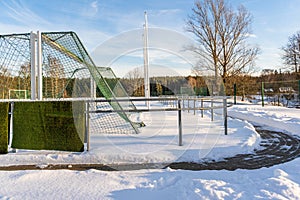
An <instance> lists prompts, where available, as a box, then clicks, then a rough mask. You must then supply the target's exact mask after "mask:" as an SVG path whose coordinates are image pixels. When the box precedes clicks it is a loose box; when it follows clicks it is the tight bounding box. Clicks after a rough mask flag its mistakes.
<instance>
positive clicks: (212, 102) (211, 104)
mask: <svg viewBox="0 0 300 200" xmlns="http://www.w3.org/2000/svg"><path fill="white" fill-rule="evenodd" d="M213 99H214V98H213V97H211V99H210V101H211V102H210V106H211V110H210V112H211V121H214V109H213V107H214V101H213Z"/></svg>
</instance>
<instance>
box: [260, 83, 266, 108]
mask: <svg viewBox="0 0 300 200" xmlns="http://www.w3.org/2000/svg"><path fill="white" fill-rule="evenodd" d="M264 91H265V88H264V82H261V106H262V107H264V106H265V100H264V98H265V97H264Z"/></svg>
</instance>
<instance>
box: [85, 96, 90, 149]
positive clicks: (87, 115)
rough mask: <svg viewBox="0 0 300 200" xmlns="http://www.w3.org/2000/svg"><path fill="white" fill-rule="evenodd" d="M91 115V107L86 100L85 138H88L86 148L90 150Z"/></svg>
mask: <svg viewBox="0 0 300 200" xmlns="http://www.w3.org/2000/svg"><path fill="white" fill-rule="evenodd" d="M89 116H90V108H89V102H88V101H87V102H85V139H86V150H87V151H89V150H90V130H89V128H90V122H89Z"/></svg>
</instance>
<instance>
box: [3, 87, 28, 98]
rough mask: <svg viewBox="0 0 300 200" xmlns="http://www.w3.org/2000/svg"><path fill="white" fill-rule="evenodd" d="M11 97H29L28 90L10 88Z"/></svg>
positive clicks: (9, 94)
mask: <svg viewBox="0 0 300 200" xmlns="http://www.w3.org/2000/svg"><path fill="white" fill-rule="evenodd" d="M8 96H9V99H27V97H28V90H18V89H9V91H8Z"/></svg>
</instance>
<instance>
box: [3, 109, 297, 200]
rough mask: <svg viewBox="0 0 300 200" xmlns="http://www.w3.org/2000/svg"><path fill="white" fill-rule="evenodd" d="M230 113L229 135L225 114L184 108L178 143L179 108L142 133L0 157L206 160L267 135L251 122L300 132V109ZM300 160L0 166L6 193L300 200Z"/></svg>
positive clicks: (40, 161)
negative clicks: (215, 165)
mask: <svg viewBox="0 0 300 200" xmlns="http://www.w3.org/2000/svg"><path fill="white" fill-rule="evenodd" d="M228 114H229V116H230V117H232V118H229V121H228V125H229V129H228V135H227V136H225V135H224V130H223V128H222V126H221V125H222V123H223V122H222V117H221V115H216V116H215V119H214V121H213V122H211V121H210V117H209V112H206V113H205V116H204V118H201V117H199V116H198V117H196V116H194V115H193V114H192V113H187V112H185V113H184V115H183V124H184V128H183V146H178V127H177V124H176V123H177V121H176V120H177V118H176V117H177V115H176V112H167V113H165V114H164V115H163V116H162V115H161V114H159V113H151V114H150V113H144V114H143V116H141V117H142V118H143V120H144V121H145V123H146V124H147V125H148V126H146V127H145V128H143V129H142V130H141V133H140V134H139V135H130V136H128V135H127V136H126V135H109V136H108V135H105V136H103V135H97V134H94V135H92V137H91V150H90V151H89V152H84V153H70V152H53V151H52V152H51V151H41V152H37V151H20V150H19V151H18V152H17V153H10V154H7V155H0V163H1V165H2V166H8V165H14V164H37V165H44V164H51V163H52V164H57V163H104V164H110V163H114V164H117V163H144V162H154V163H159V162H171V161H200V160H202V159H220V158H222V157H227V156H232V155H235V154H237V153H247V152H251V151H253V150H254V149H255V148H257V147H258V143H259V141H260V137H259V136H258V134H257V133H256V132H255V130H254V128H253V126H252V125H251V124H250V123H255V124H259V125H263V126H267V127H268V128H269V129H274V130H283V131H285V132H287V133H289V134H300V132H299V130H300V110H299V109H291V108H282V107H272V106H265V107H263V108H262V107H261V106H260V105H251V104H247V105H235V106H233V107H231V108H229V109H228ZM238 118H241V119H244V120H247V121H241V120H239V119H238ZM249 122H250V123H249ZM151 127H152V128H151ZM299 167H300V159H295V160H294V161H291V162H288V163H284V164H281V165H277V166H273V167H270V168H262V169H257V170H236V171H226V170H221V171H214V170H211V171H207V170H206V171H184V170H171V169H168V168H167V169H156V170H136V171H119V172H104V171H99V170H94V169H91V170H87V171H71V170H56V171H54V170H53V171H51V170H37V171H30V170H28V171H0V180H1V182H0V199H155V198H157V199H266V198H268V199H271V198H272V199H299V197H300V185H299V184H300V170H299Z"/></svg>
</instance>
